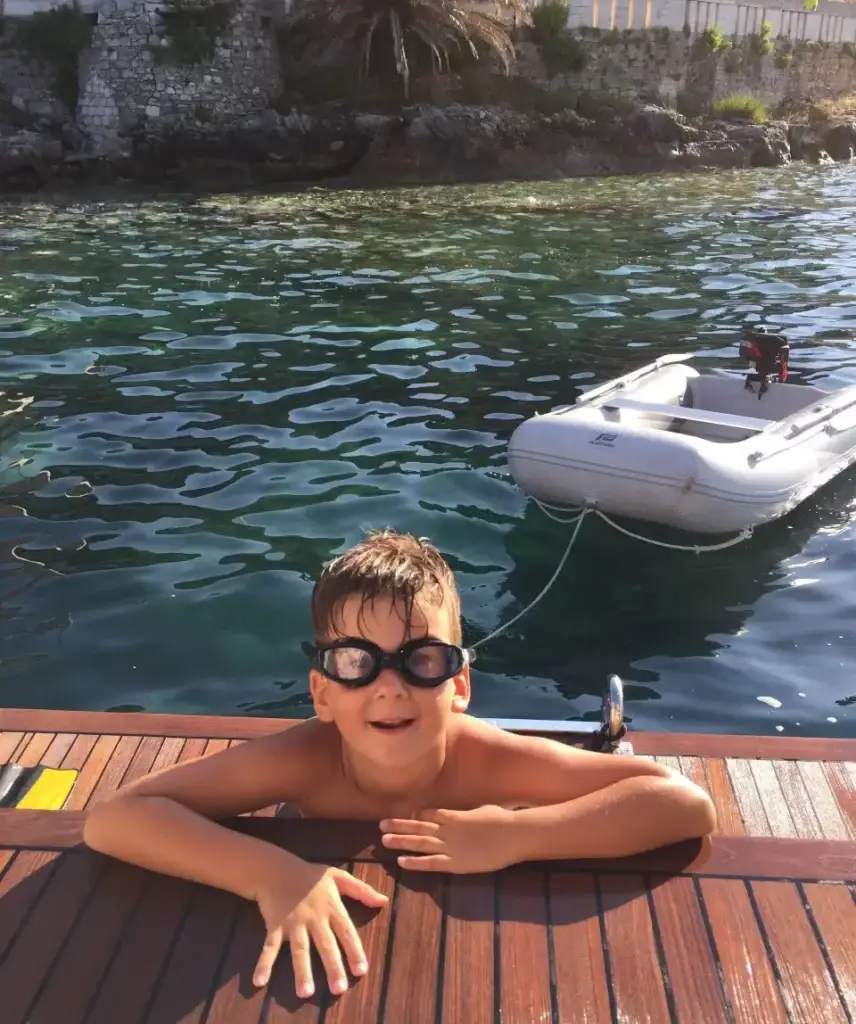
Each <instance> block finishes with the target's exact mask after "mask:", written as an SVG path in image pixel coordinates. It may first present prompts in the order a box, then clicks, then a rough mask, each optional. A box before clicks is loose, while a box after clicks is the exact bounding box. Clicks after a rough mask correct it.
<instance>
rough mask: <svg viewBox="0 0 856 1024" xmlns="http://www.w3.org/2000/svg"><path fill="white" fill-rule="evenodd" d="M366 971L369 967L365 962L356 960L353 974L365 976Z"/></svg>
mask: <svg viewBox="0 0 856 1024" xmlns="http://www.w3.org/2000/svg"><path fill="white" fill-rule="evenodd" d="M368 969H369V965H368V964H367V963H366V962H365V960H358V961H357V962H356V963H355V964H354V974H365V973H366V971H367V970H368Z"/></svg>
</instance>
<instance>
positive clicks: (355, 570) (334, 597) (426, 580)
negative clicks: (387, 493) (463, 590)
mask: <svg viewBox="0 0 856 1024" xmlns="http://www.w3.org/2000/svg"><path fill="white" fill-rule="evenodd" d="M355 594H356V595H359V597H360V599H361V601H360V610H359V613H358V615H359V619H360V620H362V618H363V613H364V609H365V606H366V605H367V604H372V603H373V602H374V601H375V600H376V599H377V598H387V599H388V600H390V601H391V602H392V603H393V605H394V606H395V607H396V608H398V609H400V610H401V612H402V613H403V614H402V620H403V621H404V623H405V624H406V627H407V633H406V635H407V636H410V632H411V628H412V620H413V614H414V603H415V602H416V600H417V598H418V599H419V602H420V603H423V602H425V603H428V604H431V605H434V606H435V607H442V606H443V605H444V604H446V605H447V606H448V609H449V622H450V626H451V637H450V639H451V640H452V642H453V643H457V644H460V643H461V601H460V596H459V594H458V588H457V585H456V583H455V577H454V575H453V573H452V570H451V568H450V567H449V564H448V563H447V562H446V560H445V559H444V558H443V556H442V555H441V554H440V552H439V551H438V550H437V548H436V547H434V545H433V544H431V543H430V542H429V541H428V540H427V539H426V538H424V537H414V536H413V535H412V534H409V533H398V532H397V531H396V530H392V529H383V530H374V531H371V532H370V533H369V534H368V535H367V537H366V539H365V540H363V541H361V542H360V543H358V544H355V545H354V546H353V547H351V548H349V549H348V550H347V551H346V552H344V554H342V555H339V557H338V558H334V559H333V561H332V562H330V563H328V564H327V565H326V566H325V567H324V571H323V572H322V573H321V576H320V577H319V579H318V581H317V583H316V584H315V587H314V589H313V591H312V623H313V626H314V629H315V638H316V641H319V642H320V641H323V640H325V639H327V638H329V637H331V636H333V635H337V634H338V635H341V631H339V630H337V629H336V625H335V620H336V617H337V615H339V614H340V613H341V610H342V606H343V605H344V603H345V601H346V599H347V598H349V597H352V596H354V595H355Z"/></svg>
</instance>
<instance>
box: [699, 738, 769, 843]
mask: <svg viewBox="0 0 856 1024" xmlns="http://www.w3.org/2000/svg"><path fill="white" fill-rule="evenodd" d="M704 769H705V774H706V775H707V781H708V784H709V786H710V795H711V799H712V800H713V802H714V806H715V807H716V816H717V823H718V828H719V831H720V832H722V833H723V834H725V835H728V836H742V835H746V833H747V832H748V831H749V830H748V829H747V827H746V824H745V822H744V820H743V815H742V814H741V813H740V805H739V804H738V802H737V796H736V795H735V793H734V786H733V784H732V782H731V775H730V774H729V772H728V766H727V765H726V763H725V760H724V759H723V758H721V757H714V758H709V759H708V758H705V759H704ZM764 822H765V824H766V817H765V818H764ZM753 834H754V833H753Z"/></svg>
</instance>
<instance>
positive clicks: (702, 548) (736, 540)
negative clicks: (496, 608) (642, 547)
mask: <svg viewBox="0 0 856 1024" xmlns="http://www.w3.org/2000/svg"><path fill="white" fill-rule="evenodd" d="M532 501H534V502H535V504H536V505H537V506H538V508H540V509H541V511H542V512H543V513H544V515H546V516H547V518H548V519H552V520H553V522H555V523H562V524H567V525H573V527H574V529H573V530H572V531H571V537H570V540H569V541H568V546H567V547H566V548H565V553H564V554H563V555H562V557H561V559H560V560H559V564H558V565H557V566H556V570H555V572H554V573H553V575H552V576H551V577H550V579H549V580H548V581H547V584H546V586H545V587H544V588H543V590H542V591H541V593H540V594H538V596H537V597H536V598H535V599H534V600H533V601H530V602H529V604H528V605H526V607H525V608H524V609H523V610H522V611H520V612H518V613H517V614H516V615H515V616H514V618H513V619H509V620H508V622H505V623H503V624H502V625H501V626H499V627H498V628H497V629H495V630H494V631H493V632H492V633H488V635H487V636H483V637H482V638H481V640H477V641H476V642H475V643H474V644H471V645H470V646H471V647H472V648H473V649H475V648H476V647H480V646H481V645H482V644H484V643H487V641H488V640H492V639H493V638H494V637H495V636H499V634H500V633H502V632H504V631H505V630H506V629H508V627H509V626H512V625H514V623H515V622H517V620H518V619H522V618H523V616H524V615H525V614H526V613H527V612H528V611H530V610H531V609H532V608H534V607H535V605H536V604H538V602H539V601H540V600H541V598H542V597H545V596H546V595H547V593H548V592H549V590H550V588H551V587H552V586H553V584H554V583H555V582H556V580H557V579H558V578H559V573H560V572H561V571H562V569H563V568H564V567H565V562H567V560H568V555H570V553H571V549H572V548H573V546H574V544H575V543H576V540H577V537H578V536H579V533H580V528H581V527H582V525H583V521H584V519H585V518H586V516H588V515H596V516H597V517H598V518H600V519H602V520H603V521H604V522H605V523H606V524H607V525H609V526H611V527H612V528H613V529H614V530H617V531H618V532H619V533H623V534H624V535H625V536H626V537H630V538H632V539H633V540H639V541H642V542H643V543H644V544H653V545H654V546H655V547H658V548H669V549H670V550H672V551H692V552H693V553H694V554H696V555H701V554H706V553H707V552H710V551H724V550H725V549H726V548H733V547H734V546H735V545H737V544H740V543H742V542H743V541H744V540H748V539H749V538H750V537H751V536H752V527H751V526H750V527H747V529H745V530H741V531H740V533H738V534H737V535H736V536H735V537H731V538H730V539H729V540H723V541H720V542H719V543H718V544H670V543H669V542H668V541H664V540H655V539H654V538H653V537H644V536H643V535H642V534H641V533H634V532H633V531H632V530H628V529H627V528H626V527H624V526H619V525H618V523H616V522H615V521H614V520H613V519H611V518H610V517H609V516H608V515H606V513H605V512H601V511H600V509H598V508H594V507H592V506H587V507H585V508H563V507H561V506H559V505H547V504H546V503H545V502H542V501H539V500H538V499H537V498H532ZM555 512H565V513H567V512H570V513H572V518H570V519H561V518H559V516H557V515H554V513H555Z"/></svg>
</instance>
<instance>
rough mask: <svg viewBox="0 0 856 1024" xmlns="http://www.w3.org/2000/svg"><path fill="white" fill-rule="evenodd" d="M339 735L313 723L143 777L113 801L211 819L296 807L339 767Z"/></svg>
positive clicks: (312, 719)
mask: <svg viewBox="0 0 856 1024" xmlns="http://www.w3.org/2000/svg"><path fill="white" fill-rule="evenodd" d="M338 742H339V739H338V733H337V732H336V731H335V729H334V728H332V727H331V726H328V725H327V724H326V723H323V722H320V721H318V719H314V718H310V719H306V720H304V721H301V722H298V723H297V724H295V725H290V726H288V727H287V728H285V729H282V730H281V731H279V732H274V733H271V734H269V735H267V736H260V737H258V738H255V739H249V740H245V741H244V742H242V743H237V744H235V745H233V746H231V747H227V748H226V749H225V750H221V751H218V752H217V753H215V754H208V755H203V756H202V757H198V758H194V759H193V760H190V761H182V762H179V763H178V764H175V765H171V766H170V767H168V768H164V769H162V770H161V771H158V772H154V773H152V774H151V775H144V776H143V777H142V778H140V779H137V780H136V781H135V782H133V783H131V784H130V785H128V786H124V787H122V788H121V789H119V790H118V791H117V793H116V794H115V795H114V797H113V799H127V798H131V797H135V796H163V797H167V798H169V799H171V800H175V801H176V802H178V803H181V804H183V805H184V806H186V807H189V808H190V809H191V810H194V811H196V812H197V813H198V814H204V815H206V816H208V817H221V816H222V817H225V816H229V815H233V814H243V813H246V812H247V811H255V810H260V809H261V808H263V807H269V806H271V805H272V804H276V803H285V802H292V801H298V800H300V798H301V797H302V796H303V794H304V793H305V792H307V790H308V789H309V788H310V787H312V786H315V785H317V784H318V782H319V780H323V777H324V775H325V774H326V773H328V772H332V771H334V769H335V766H336V765H337V764H338Z"/></svg>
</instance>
